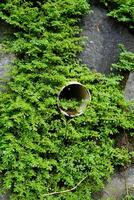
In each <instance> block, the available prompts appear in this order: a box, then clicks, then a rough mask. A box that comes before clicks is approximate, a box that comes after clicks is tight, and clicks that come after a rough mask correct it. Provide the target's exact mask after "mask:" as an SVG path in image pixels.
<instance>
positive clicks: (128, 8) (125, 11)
mask: <svg viewBox="0 0 134 200" xmlns="http://www.w3.org/2000/svg"><path fill="white" fill-rule="evenodd" d="M101 2H103V3H104V4H105V5H106V6H108V7H109V9H110V12H109V14H108V16H111V17H114V18H116V19H117V20H118V21H120V22H124V23H126V24H128V25H129V27H130V28H131V29H133V28H134V26H133V23H134V1H133V0H112V1H110V0H101Z"/></svg>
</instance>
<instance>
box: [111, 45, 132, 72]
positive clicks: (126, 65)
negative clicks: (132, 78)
mask: <svg viewBox="0 0 134 200" xmlns="http://www.w3.org/2000/svg"><path fill="white" fill-rule="evenodd" d="M120 51H121V52H120V56H119V61H118V62H117V63H116V64H113V65H112V68H113V69H116V70H118V71H120V72H121V71H125V72H132V71H134V53H132V52H129V51H127V50H126V49H125V47H124V46H123V45H120Z"/></svg>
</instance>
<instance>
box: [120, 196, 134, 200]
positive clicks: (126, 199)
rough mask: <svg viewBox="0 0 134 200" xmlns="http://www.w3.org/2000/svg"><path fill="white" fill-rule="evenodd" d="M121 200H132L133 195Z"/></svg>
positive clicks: (133, 198) (133, 199)
mask: <svg viewBox="0 0 134 200" xmlns="http://www.w3.org/2000/svg"><path fill="white" fill-rule="evenodd" d="M122 200H134V196H133V195H126V196H125V197H124V198H123V199H122Z"/></svg>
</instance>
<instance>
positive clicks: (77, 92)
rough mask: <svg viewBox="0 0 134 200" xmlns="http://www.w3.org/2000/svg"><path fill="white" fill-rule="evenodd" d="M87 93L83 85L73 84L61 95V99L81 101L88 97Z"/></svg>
mask: <svg viewBox="0 0 134 200" xmlns="http://www.w3.org/2000/svg"><path fill="white" fill-rule="evenodd" d="M87 95H88V94H87V91H86V89H85V88H84V87H83V86H82V85H78V84H71V85H68V86H66V87H65V88H64V89H63V90H62V91H61V93H60V96H59V99H67V100H70V99H77V100H78V101H81V100H82V99H85V98H86V97H87Z"/></svg>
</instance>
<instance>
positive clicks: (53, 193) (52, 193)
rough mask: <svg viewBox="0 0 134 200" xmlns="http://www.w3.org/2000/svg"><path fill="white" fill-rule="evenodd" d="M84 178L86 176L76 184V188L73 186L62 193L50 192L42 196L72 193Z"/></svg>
mask: <svg viewBox="0 0 134 200" xmlns="http://www.w3.org/2000/svg"><path fill="white" fill-rule="evenodd" d="M86 178H87V176H86V177H84V178H83V179H82V180H81V181H80V182H79V183H77V185H76V186H74V187H73V188H71V189H68V190H63V191H60V192H51V193H48V194H44V196H51V195H56V194H63V193H67V192H72V191H74V190H76V189H77V187H78V186H79V185H80V184H81V183H82V182H83V181H84V180H85V179H86Z"/></svg>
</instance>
